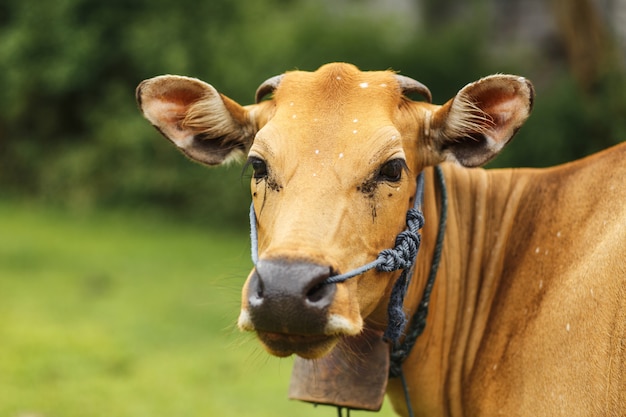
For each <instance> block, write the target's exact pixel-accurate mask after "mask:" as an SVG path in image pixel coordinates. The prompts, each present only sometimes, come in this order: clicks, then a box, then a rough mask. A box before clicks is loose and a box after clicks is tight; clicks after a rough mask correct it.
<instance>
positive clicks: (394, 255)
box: [250, 173, 424, 343]
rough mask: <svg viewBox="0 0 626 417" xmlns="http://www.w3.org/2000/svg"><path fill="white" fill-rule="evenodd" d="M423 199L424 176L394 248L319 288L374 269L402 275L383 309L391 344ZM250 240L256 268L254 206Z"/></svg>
mask: <svg viewBox="0 0 626 417" xmlns="http://www.w3.org/2000/svg"><path fill="white" fill-rule="evenodd" d="M423 197H424V173H420V174H419V175H418V177H417V188H416V191H415V201H414V204H413V207H412V208H410V209H409V210H408V211H407V214H406V224H407V229H405V230H404V231H402V232H400V233H399V234H398V236H396V240H395V246H394V247H393V248H391V249H385V250H383V251H381V252H380V253H379V254H378V257H377V258H376V260H374V261H373V262H370V263H368V264H366V265H363V266H361V267H359V268H356V269H353V270H352V271H349V272H347V273H344V274H339V275H333V276H331V277H329V278H328V279H326V280H325V281H324V282H323V284H326V285H330V284H338V283H341V282H344V281H347V280H348V279H350V278H353V277H356V276H358V275H361V274H363V273H365V272H367V271H369V270H371V269H374V268H376V269H377V270H378V271H381V272H393V271H398V270H402V273H401V274H400V276H399V277H398V279H397V280H396V282H395V283H394V286H393V288H392V290H391V297H390V300H389V305H388V307H387V312H388V320H389V322H388V326H387V329H386V330H385V334H384V336H383V337H384V338H385V339H386V340H388V341H390V342H392V343H395V342H397V341H398V339H400V336H401V335H402V331H403V329H404V326H405V324H406V321H407V320H406V315H405V313H404V309H403V304H404V296H405V295H406V291H407V287H408V283H409V280H410V277H411V275H412V267H413V265H414V263H415V259H416V257H417V252H418V251H419V247H420V243H421V235H420V233H419V230H420V229H421V228H422V227H423V226H424V215H423V214H422V212H421V206H422V200H423ZM250 240H251V246H252V247H251V252H252V262H253V263H254V265H256V264H257V262H258V235H257V221H256V214H255V212H254V204H251V205H250Z"/></svg>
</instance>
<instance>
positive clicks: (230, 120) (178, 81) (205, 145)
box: [136, 75, 256, 165]
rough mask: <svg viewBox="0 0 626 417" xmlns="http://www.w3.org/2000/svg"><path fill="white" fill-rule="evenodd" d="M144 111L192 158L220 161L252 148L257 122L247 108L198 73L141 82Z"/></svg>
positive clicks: (140, 99)
mask: <svg viewBox="0 0 626 417" xmlns="http://www.w3.org/2000/svg"><path fill="white" fill-rule="evenodd" d="M136 97H137V103H138V104H139V108H140V109H141V112H142V113H143V115H144V117H145V118H146V119H148V121H150V123H152V125H153V126H154V127H156V128H157V129H158V130H159V132H161V133H162V134H163V136H165V137H166V138H167V139H169V140H170V141H171V142H172V143H174V144H175V145H176V146H177V147H178V148H179V149H180V150H181V151H182V152H183V153H184V154H185V155H187V156H188V157H189V158H191V159H193V160H195V161H198V162H201V163H203V164H206V165H218V164H222V163H224V162H227V161H229V160H232V159H233V158H237V157H239V156H242V155H244V154H246V153H247V151H248V149H249V148H250V146H251V144H252V141H253V139H254V135H255V131H256V127H255V123H254V122H253V121H252V119H251V118H250V116H249V113H248V111H247V109H245V108H244V107H242V106H241V105H239V104H237V103H236V102H235V101H233V100H231V99H229V98H228V97H226V96H224V95H222V94H220V93H219V92H218V91H217V90H216V89H215V88H214V87H213V86H211V85H209V84H207V83H205V82H203V81H200V80H198V79H195V78H189V77H181V76H176V75H162V76H159V77H155V78H151V79H148V80H145V81H143V82H141V84H139V86H137V91H136Z"/></svg>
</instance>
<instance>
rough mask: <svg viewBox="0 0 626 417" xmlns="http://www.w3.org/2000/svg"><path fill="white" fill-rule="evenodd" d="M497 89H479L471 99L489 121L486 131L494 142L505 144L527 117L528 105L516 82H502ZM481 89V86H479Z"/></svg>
mask: <svg viewBox="0 0 626 417" xmlns="http://www.w3.org/2000/svg"><path fill="white" fill-rule="evenodd" d="M501 82H503V85H501V86H499V88H493V87H492V88H480V89H477V90H478V91H474V92H473V94H472V95H473V99H474V100H475V102H476V104H477V105H478V107H480V109H481V110H482V111H484V112H485V113H486V114H487V115H488V116H489V118H490V119H491V122H492V125H491V126H490V128H489V129H488V130H489V131H490V132H491V135H490V136H492V139H493V140H495V141H496V142H507V141H508V140H509V138H510V137H511V135H512V134H513V133H514V132H515V131H516V130H517V129H518V128H519V127H520V126H521V124H522V123H523V121H524V120H525V119H526V117H527V116H528V107H527V106H528V104H527V103H526V102H525V100H524V98H525V97H524V96H523V95H522V94H521V93H520V88H519V83H518V82H517V81H515V82H512V81H511V80H506V81H505V80H502V81H501ZM481 87H482V86H481Z"/></svg>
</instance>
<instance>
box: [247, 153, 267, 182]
mask: <svg viewBox="0 0 626 417" xmlns="http://www.w3.org/2000/svg"><path fill="white" fill-rule="evenodd" d="M248 165H250V166H252V176H253V177H254V178H255V179H257V180H260V179H263V178H265V177H267V164H266V163H265V161H264V160H262V159H261V158H256V157H250V158H249V159H248Z"/></svg>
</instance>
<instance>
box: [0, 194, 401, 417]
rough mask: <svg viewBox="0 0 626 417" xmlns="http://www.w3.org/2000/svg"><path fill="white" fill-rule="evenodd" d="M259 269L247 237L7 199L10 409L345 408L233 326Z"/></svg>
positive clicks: (2, 350) (5, 359) (128, 414)
mask: <svg viewBox="0 0 626 417" xmlns="http://www.w3.org/2000/svg"><path fill="white" fill-rule="evenodd" d="M249 268H250V261H249V249H248V239H247V236H245V235H244V234H229V233H227V232H224V231H210V230H199V229H197V228H194V227H191V226H185V225H184V224H183V222H182V221H177V222H167V221H164V220H163V219H160V220H159V219H156V218H154V217H149V216H140V215H137V214H132V215H131V214H124V213H117V214H111V213H109V214H106V213H100V214H97V215H95V214H90V215H85V216H80V217H76V216H71V215H69V214H64V213H62V212H58V211H53V210H44V209H42V208H38V207H32V206H27V205H24V204H15V203H6V202H5V203H1V202H0V416H2V417H26V416H29V417H32V416H37V417H86V416H89V417H99V416H103V417H104V416H107V417H112V416H114V417H143V416H146V417H147V416H150V417H159V416H168V417H178V416H180V417H193V416H211V417H213V416H235V415H237V416H251V417H253V416H259V417H261V416H268V417H269V416H272V417H276V416H303V417H306V416H321V417H324V416H335V415H336V411H335V409H334V408H329V407H317V408H315V407H313V406H311V405H309V404H304V403H300V402H296V401H289V400H287V395H286V392H287V386H288V380H289V375H290V372H291V363H292V362H291V359H276V358H272V357H269V356H268V355H267V354H266V353H265V352H264V351H263V350H262V349H261V348H260V347H259V345H258V343H257V342H256V341H255V340H254V339H253V337H251V336H249V335H246V334H241V333H239V332H238V331H237V330H236V329H235V325H234V323H235V320H236V317H237V314H238V311H239V297H240V295H239V294H240V288H241V285H242V284H243V281H244V278H245V276H246V274H247V271H248V270H249ZM389 408H390V407H389V406H388V405H385V407H384V408H383V411H382V412H381V413H379V414H371V413H366V412H353V415H362V416H366V415H372V416H373V415H383V416H390V415H392V413H391V412H390V410H389Z"/></svg>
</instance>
